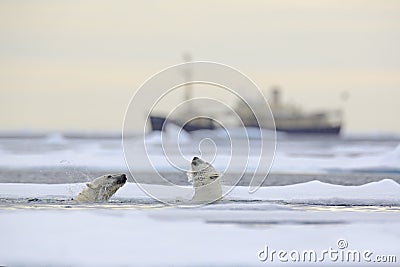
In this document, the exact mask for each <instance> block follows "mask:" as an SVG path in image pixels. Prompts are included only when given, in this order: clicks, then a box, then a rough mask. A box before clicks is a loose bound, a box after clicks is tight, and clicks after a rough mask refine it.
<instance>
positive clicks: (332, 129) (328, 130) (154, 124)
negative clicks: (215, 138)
mask: <svg viewBox="0 0 400 267" xmlns="http://www.w3.org/2000/svg"><path fill="white" fill-rule="evenodd" d="M165 123H166V118H165V117H162V116H150V124H151V129H152V130H153V131H162V130H163V127H164V125H165ZM168 123H174V124H176V125H180V124H179V123H178V122H176V121H168ZM215 128H216V127H215V125H213V124H212V123H210V124H206V125H204V124H203V125H199V124H196V123H191V124H186V125H184V126H183V129H184V130H185V131H187V132H192V131H197V130H213V129H215ZM276 130H277V131H278V132H283V133H290V134H339V133H340V130H341V126H340V125H338V126H328V127H318V128H316V127H315V128H313V127H308V128H279V127H277V128H276Z"/></svg>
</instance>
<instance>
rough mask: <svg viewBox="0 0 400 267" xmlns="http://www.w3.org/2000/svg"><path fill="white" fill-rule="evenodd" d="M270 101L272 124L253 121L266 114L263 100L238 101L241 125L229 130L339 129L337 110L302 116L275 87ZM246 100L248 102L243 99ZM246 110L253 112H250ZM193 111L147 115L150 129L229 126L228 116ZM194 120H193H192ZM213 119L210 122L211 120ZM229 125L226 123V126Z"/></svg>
mask: <svg viewBox="0 0 400 267" xmlns="http://www.w3.org/2000/svg"><path fill="white" fill-rule="evenodd" d="M183 58H184V61H186V62H190V61H191V56H190V54H188V53H186V54H184V55H183ZM183 75H184V79H185V81H191V80H192V79H191V77H192V73H191V70H190V69H187V70H186V71H185V72H184V73H183ZM192 89H193V88H191V86H190V85H189V86H188V87H187V88H186V89H185V91H184V100H186V101H187V100H189V99H191V98H192ZM271 92H272V93H271V97H270V98H269V99H268V104H269V106H270V108H271V111H272V114H273V117H274V120H272V119H268V118H270V116H265V118H264V119H261V120H257V119H256V118H255V116H254V113H255V114H263V113H265V112H269V111H268V110H265V108H266V106H265V102H264V103H263V101H264V99H258V100H253V102H251V101H250V102H248V105H246V104H245V103H244V102H243V101H239V102H238V103H237V104H236V106H235V108H234V111H235V112H236V114H237V115H238V116H239V117H240V119H241V122H240V123H237V122H236V125H232V126H234V127H235V126H236V127H238V126H241V125H244V126H245V127H258V128H262V129H268V130H273V129H276V130H277V131H279V132H285V133H296V134H339V133H340V129H341V126H342V111H341V110H329V111H326V110H322V111H319V112H308V113H306V112H303V111H302V110H301V109H300V108H299V107H298V106H294V105H290V104H285V103H282V101H281V90H280V88H279V87H274V88H272V90H271ZM246 100H248V99H246ZM249 106H250V107H251V108H252V109H253V110H251V109H250V108H249ZM194 114H195V113H194V112H193V108H192V107H190V106H189V108H188V109H187V110H185V112H182V113H180V114H178V115H177V116H175V117H174V118H172V119H168V120H167V119H166V117H165V116H163V115H155V114H150V125H151V128H152V130H153V131H162V130H163V127H164V126H165V124H166V123H173V124H175V125H178V126H179V127H181V128H183V129H184V130H186V131H187V132H192V131H196V130H213V129H216V128H219V127H220V125H218V124H217V123H216V122H215V120H213V119H220V121H223V122H224V123H225V122H229V120H230V119H232V118H230V117H232V115H227V114H222V113H221V112H217V111H214V112H213V113H212V114H207V115H208V117H207V116H205V117H200V118H198V117H196V116H195V115H194ZM193 118H194V119H193ZM211 118H213V119H211ZM228 124H229V123H228Z"/></svg>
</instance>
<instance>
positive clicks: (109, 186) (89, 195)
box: [74, 174, 127, 202]
mask: <svg viewBox="0 0 400 267" xmlns="http://www.w3.org/2000/svg"><path fill="white" fill-rule="evenodd" d="M126 180H127V179H126V175H125V174H107V175H103V176H100V177H98V178H96V179H94V180H93V181H92V182H91V183H87V184H86V185H87V187H86V188H85V189H84V190H83V191H82V192H81V193H79V195H78V196H77V197H75V198H74V200H75V201H78V202H98V201H107V200H109V199H110V197H111V196H112V195H114V194H115V192H117V190H118V189H119V188H121V187H122V186H123V185H124V184H125V183H126Z"/></svg>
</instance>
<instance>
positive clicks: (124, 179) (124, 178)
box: [116, 173, 127, 184]
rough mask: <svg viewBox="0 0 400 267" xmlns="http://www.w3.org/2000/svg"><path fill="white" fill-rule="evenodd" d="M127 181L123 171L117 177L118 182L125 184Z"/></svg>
mask: <svg viewBox="0 0 400 267" xmlns="http://www.w3.org/2000/svg"><path fill="white" fill-rule="evenodd" d="M126 181H127V178H126V175H125V174H124V173H123V174H121V175H120V176H118V177H117V179H116V183H117V184H125V183H126Z"/></svg>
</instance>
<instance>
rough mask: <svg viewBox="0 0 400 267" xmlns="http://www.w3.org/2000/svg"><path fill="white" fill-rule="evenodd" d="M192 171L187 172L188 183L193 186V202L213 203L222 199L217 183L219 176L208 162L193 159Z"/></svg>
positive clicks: (196, 158)
mask: <svg viewBox="0 0 400 267" xmlns="http://www.w3.org/2000/svg"><path fill="white" fill-rule="evenodd" d="M191 167H192V171H189V172H187V176H188V181H189V182H190V183H192V184H193V187H194V196H193V198H192V201H193V202H213V201H216V200H219V199H221V198H222V188H221V184H220V182H219V178H220V177H221V174H220V173H219V172H218V171H217V170H216V169H215V168H214V167H213V166H212V165H211V164H210V163H208V162H205V161H204V160H202V159H200V158H198V157H194V158H193V160H192V163H191Z"/></svg>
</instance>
